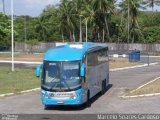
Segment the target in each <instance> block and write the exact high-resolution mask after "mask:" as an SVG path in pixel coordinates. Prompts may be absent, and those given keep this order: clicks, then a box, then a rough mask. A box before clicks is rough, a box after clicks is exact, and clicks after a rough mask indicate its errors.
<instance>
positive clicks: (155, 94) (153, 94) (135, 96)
mask: <svg viewBox="0 0 160 120" xmlns="http://www.w3.org/2000/svg"><path fill="white" fill-rule="evenodd" d="M158 79H160V77H157V78H155V79H153V80H151V81H150V82H147V83H146V84H143V85H141V86H140V87H138V88H137V89H135V90H132V91H131V92H130V93H133V92H134V91H136V90H139V89H141V88H142V87H144V86H146V85H148V84H150V83H152V82H154V81H156V80H158ZM157 95H160V93H152V94H143V95H133V96H125V95H124V96H120V97H121V98H137V97H151V96H157Z"/></svg>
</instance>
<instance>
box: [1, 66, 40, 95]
mask: <svg viewBox="0 0 160 120" xmlns="http://www.w3.org/2000/svg"><path fill="white" fill-rule="evenodd" d="M37 87H40V79H39V78H36V77H35V70H34V69H18V68H16V69H15V72H11V68H10V67H0V94H4V93H18V92H20V91H23V90H28V89H33V88H37Z"/></svg>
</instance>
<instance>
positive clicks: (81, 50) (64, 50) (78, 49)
mask: <svg viewBox="0 0 160 120" xmlns="http://www.w3.org/2000/svg"><path fill="white" fill-rule="evenodd" d="M105 47H107V45H104V44H103V45H102V44H95V43H69V44H68V43H67V44H65V45H63V46H57V47H52V48H50V49H49V50H48V51H47V52H46V53H45V55H44V60H46V61H74V60H82V58H83V56H84V54H85V53H86V52H88V51H90V50H94V49H96V48H97V49H98V48H105Z"/></svg>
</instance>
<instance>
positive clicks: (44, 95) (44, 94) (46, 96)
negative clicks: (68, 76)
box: [41, 92, 49, 98]
mask: <svg viewBox="0 0 160 120" xmlns="http://www.w3.org/2000/svg"><path fill="white" fill-rule="evenodd" d="M41 94H42V97H44V98H49V96H48V95H47V94H46V93H45V92H41Z"/></svg>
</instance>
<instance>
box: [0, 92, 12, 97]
mask: <svg viewBox="0 0 160 120" xmlns="http://www.w3.org/2000/svg"><path fill="white" fill-rule="evenodd" d="M9 95H14V93H7V94H1V95H0V97H5V96H9Z"/></svg>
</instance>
